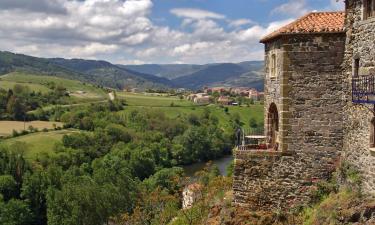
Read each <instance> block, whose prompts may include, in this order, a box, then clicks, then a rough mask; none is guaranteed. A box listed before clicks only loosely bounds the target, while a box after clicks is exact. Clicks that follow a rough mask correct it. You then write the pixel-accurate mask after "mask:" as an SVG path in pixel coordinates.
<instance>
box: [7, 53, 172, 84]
mask: <svg viewBox="0 0 375 225" xmlns="http://www.w3.org/2000/svg"><path fill="white" fill-rule="evenodd" d="M13 71H22V72H25V73H30V74H42V75H49V76H57V77H63V78H68V79H74V80H80V81H84V82H90V83H93V84H97V85H101V86H105V87H111V88H118V89H122V88H133V87H137V88H140V89H146V88H154V89H165V88H168V87H171V86H172V82H171V81H170V80H168V79H166V78H161V77H157V76H154V75H150V74H144V73H139V72H135V71H131V70H128V69H124V68H121V67H119V66H116V65H113V64H111V63H109V62H106V61H95V60H83V59H62V58H54V59H46V58H38V57H32V56H27V55H22V54H14V53H11V52H1V51H0V75H1V74H6V73H10V72H13Z"/></svg>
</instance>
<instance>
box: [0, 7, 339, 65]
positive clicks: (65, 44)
mask: <svg viewBox="0 0 375 225" xmlns="http://www.w3.org/2000/svg"><path fill="white" fill-rule="evenodd" d="M343 8H344V5H343V1H342V0H339V1H338V2H337V0H0V50H2V51H11V52H15V53H22V54H27V55H33V56H38V57H46V58H51V57H63V58H84V59H96V60H106V61H109V62H112V63H116V64H150V63H158V64H174V63H189V64H205V63H215V62H216V63H218V62H241V61H251V60H262V59H263V58H264V46H263V45H262V44H260V43H259V40H260V39H261V38H262V37H263V36H264V35H266V34H268V33H270V32H272V31H274V30H275V29H277V28H279V27H281V26H283V25H285V24H287V23H290V22H291V21H293V20H294V19H296V18H298V17H300V16H302V15H304V14H306V13H308V12H311V11H337V10H343Z"/></svg>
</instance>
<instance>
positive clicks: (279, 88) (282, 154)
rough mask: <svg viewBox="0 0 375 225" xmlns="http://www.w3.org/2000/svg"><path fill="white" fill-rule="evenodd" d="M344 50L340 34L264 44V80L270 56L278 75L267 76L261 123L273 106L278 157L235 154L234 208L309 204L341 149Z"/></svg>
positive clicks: (275, 154) (261, 153)
mask: <svg viewBox="0 0 375 225" xmlns="http://www.w3.org/2000/svg"><path fill="white" fill-rule="evenodd" d="M344 49H345V34H344V33H338V34H317V35H290V36H284V37H283V38H281V39H279V40H276V41H274V42H271V43H267V44H266V55H267V56H266V74H268V64H269V62H268V61H269V60H267V59H268V58H269V57H268V55H269V54H272V52H273V51H275V50H277V52H278V58H279V61H278V71H279V73H278V77H277V78H275V79H269V77H268V75H266V79H265V80H266V82H265V114H266V115H265V117H266V118H267V111H268V107H269V105H270V104H271V103H272V102H274V103H276V105H277V107H278V111H279V118H280V121H279V135H280V137H279V139H280V146H281V148H280V149H281V151H278V152H267V151H247V152H246V151H236V158H235V169H234V181H233V189H234V203H235V205H236V206H240V207H245V208H248V209H250V210H270V209H287V208H290V207H293V206H297V205H300V204H303V203H306V202H308V201H309V199H310V194H311V190H314V188H315V184H316V182H318V181H319V180H326V179H328V178H329V177H330V176H331V173H332V171H333V170H334V169H335V167H336V166H337V164H338V162H339V160H340V152H341V150H342V145H343V123H342V121H343V107H344V102H343V101H342V96H343V89H342V87H343V86H342V83H343V81H344V79H343V73H342V70H341V64H342V61H343V55H344ZM266 123H267V121H266V122H265V124H266ZM266 128H267V127H266Z"/></svg>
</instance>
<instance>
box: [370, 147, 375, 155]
mask: <svg viewBox="0 0 375 225" xmlns="http://www.w3.org/2000/svg"><path fill="white" fill-rule="evenodd" d="M370 155H371V156H375V148H370Z"/></svg>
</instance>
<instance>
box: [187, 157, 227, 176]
mask: <svg viewBox="0 0 375 225" xmlns="http://www.w3.org/2000/svg"><path fill="white" fill-rule="evenodd" d="M232 160H233V155H227V156H224V157H222V158H220V159H215V160H212V163H213V164H215V165H217V167H219V170H220V174H221V175H223V176H225V175H226V174H227V171H226V169H227V166H228V165H229V164H230V163H231V162H232ZM205 165H206V163H205V162H200V163H194V164H192V165H189V166H184V167H183V168H184V170H185V174H186V176H187V177H194V174H195V173H196V172H198V171H200V170H202V169H203V168H204V167H205Z"/></svg>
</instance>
